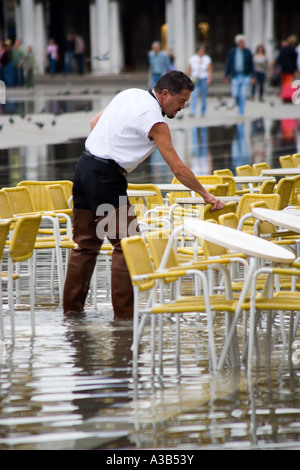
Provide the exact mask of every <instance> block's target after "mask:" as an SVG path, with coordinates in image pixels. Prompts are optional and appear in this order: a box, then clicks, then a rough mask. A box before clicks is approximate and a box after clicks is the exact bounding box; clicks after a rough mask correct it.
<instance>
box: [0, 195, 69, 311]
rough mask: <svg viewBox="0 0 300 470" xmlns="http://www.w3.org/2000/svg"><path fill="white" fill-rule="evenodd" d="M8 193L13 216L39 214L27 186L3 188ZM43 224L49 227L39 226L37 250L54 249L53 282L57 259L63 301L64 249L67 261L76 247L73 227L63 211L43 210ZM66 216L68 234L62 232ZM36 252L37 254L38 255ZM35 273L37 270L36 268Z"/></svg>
mask: <svg viewBox="0 0 300 470" xmlns="http://www.w3.org/2000/svg"><path fill="white" fill-rule="evenodd" d="M3 190H4V191H5V193H6V195H7V199H8V202H9V205H10V207H11V211H12V214H13V216H20V215H28V214H31V215H32V214H37V212H36V211H35V209H34V206H33V203H32V200H31V196H30V192H29V190H28V188H27V187H25V186H18V187H13V188H3ZM40 215H42V221H43V224H47V225H48V227H49V225H50V227H49V228H48V227H46V228H43V227H40V228H39V237H38V238H37V240H36V243H35V248H36V252H37V251H39V250H52V269H51V284H52V285H53V284H54V280H53V279H54V278H53V276H54V266H55V265H54V262H55V260H56V266H57V274H58V288H59V297H60V302H62V295H63V284H64V268H63V255H62V250H66V257H65V262H67V259H68V253H69V250H70V249H72V248H74V247H75V246H76V244H75V243H74V242H73V239H72V227H71V222H70V219H69V216H68V215H67V214H62V213H57V214H55V213H53V212H49V213H45V212H42V213H41V214H40ZM62 216H63V217H64V220H65V221H66V229H65V230H66V234H65V235H64V236H62V235H61V232H60V225H59V223H60V220H61V219H62ZM36 252H35V256H36ZM34 274H35V270H34Z"/></svg>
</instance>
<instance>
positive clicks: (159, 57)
mask: <svg viewBox="0 0 300 470" xmlns="http://www.w3.org/2000/svg"><path fill="white" fill-rule="evenodd" d="M148 62H149V67H150V75H151V86H152V88H153V87H154V86H155V85H156V83H157V82H158V80H159V79H160V77H162V76H163V75H164V74H165V73H166V72H168V71H169V70H171V69H172V65H171V62H170V57H169V56H168V54H166V53H165V52H163V51H161V49H160V42H159V41H154V42H153V43H152V49H151V51H150V52H148Z"/></svg>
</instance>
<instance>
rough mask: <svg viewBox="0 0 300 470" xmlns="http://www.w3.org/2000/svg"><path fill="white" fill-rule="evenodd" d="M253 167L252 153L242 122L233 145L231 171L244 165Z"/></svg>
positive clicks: (237, 128) (238, 125)
mask: <svg viewBox="0 0 300 470" xmlns="http://www.w3.org/2000/svg"><path fill="white" fill-rule="evenodd" d="M249 164H250V165H251V161H250V151H249V146H248V142H247V138H246V133H245V125H244V123H242V122H240V123H239V124H237V126H236V132H235V134H234V137H233V140H232V144H231V165H232V166H231V169H232V170H233V171H234V169H235V168H236V167H237V166H242V165H249Z"/></svg>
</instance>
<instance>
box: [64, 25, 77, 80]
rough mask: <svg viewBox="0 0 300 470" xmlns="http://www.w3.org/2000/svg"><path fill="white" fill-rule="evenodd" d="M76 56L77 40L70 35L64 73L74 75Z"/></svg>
mask: <svg viewBox="0 0 300 470" xmlns="http://www.w3.org/2000/svg"><path fill="white" fill-rule="evenodd" d="M74 56H75V40H74V37H73V35H72V34H68V35H67V37H66V42H65V56H64V73H65V74H67V73H73V69H74Z"/></svg>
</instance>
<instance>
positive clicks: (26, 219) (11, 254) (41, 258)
mask: <svg viewBox="0 0 300 470" xmlns="http://www.w3.org/2000/svg"><path fill="white" fill-rule="evenodd" d="M28 183H30V185H29V186H31V185H32V186H35V185H33V184H32V183H34V182H28ZM46 183H47V184H43V185H42V184H38V185H36V186H37V187H39V188H40V187H41V186H43V188H44V189H43V190H44V196H45V197H42V196H41V194H39V195H38V196H37V197H36V198H33V195H32V193H31V192H30V189H29V187H27V185H26V182H22V184H19V185H18V186H16V187H9V188H2V189H1V190H0V217H1V219H2V221H3V222H2V225H3V224H6V225H7V227H8V232H7V233H5V232H4V231H2V233H1V244H2V245H3V247H4V248H3V251H2V257H1V260H2V283H4V284H5V283H6V286H7V297H8V300H7V303H8V308H9V312H10V315H11V331H12V338H14V333H15V322H14V311H15V306H16V305H19V304H20V303H21V300H23V299H24V298H26V297H27V296H28V295H27V294H28V293H29V303H30V309H31V323H32V334H33V335H34V334H35V321H34V309H35V306H36V304H37V303H44V302H45V301H44V300H43V297H44V298H45V299H47V300H46V303H49V300H48V299H49V296H48V295H47V296H45V294H44V292H42V291H41V289H42V288H43V290H44V288H45V285H43V287H42V286H41V289H40V291H41V295H40V294H39V293H38V290H37V289H38V285H39V282H38V280H39V273H40V272H42V273H44V272H46V273H47V275H48V273H49V285H50V286H51V302H52V303H53V302H55V303H57V295H56V290H55V282H56V279H57V290H58V303H59V304H61V302H62V294H63V284H64V275H65V266H64V263H65V262H67V259H68V252H69V250H70V249H71V248H73V247H75V246H76V245H75V243H74V242H73V240H72V225H71V218H70V216H71V213H72V210H70V208H69V207H66V206H65V205H64V206H62V205H60V204H59V203H56V207H55V210H54V205H53V203H52V201H51V202H50V199H49V193H48V192H47V191H46V189H45V188H47V185H48V184H50V183H52V184H53V183H58V182H46ZM60 183H64V185H65V191H64V190H63V189H62V188H63V185H59V187H60V189H62V190H63V193H64V198H65V199H66V198H70V191H71V187H72V183H71V182H60ZM67 183H68V184H67ZM4 221H5V222H4ZM47 252H50V253H51V254H52V255H51V257H52V262H51V263H50V264H49V262H48V261H47V259H48V258H47V259H46V261H45V253H47ZM25 261H26V262H27V269H26V268H24V263H25ZM5 268H6V269H5ZM41 270H42V271H41ZM55 273H56V276H55ZM25 277H27V278H28V286H27V287H28V288H27V287H26V288H25V292H26V294H25V297H24V289H23V288H22V286H23V285H25V281H23V278H25ZM1 287H2V286H1ZM3 292H4V291H3ZM2 298H5V296H4V295H3V296H2ZM2 303H3V302H2ZM1 307H2V310H1V312H2V314H3V305H2V304H1ZM2 314H1V335H2V337H3V336H4V332H3V316H2Z"/></svg>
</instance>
